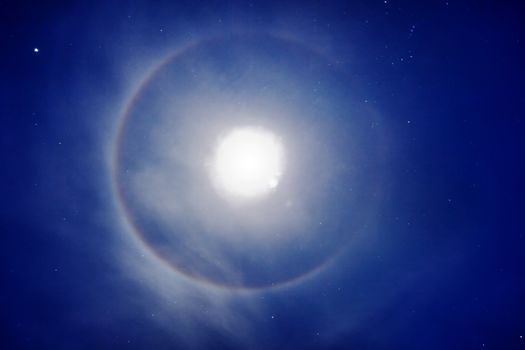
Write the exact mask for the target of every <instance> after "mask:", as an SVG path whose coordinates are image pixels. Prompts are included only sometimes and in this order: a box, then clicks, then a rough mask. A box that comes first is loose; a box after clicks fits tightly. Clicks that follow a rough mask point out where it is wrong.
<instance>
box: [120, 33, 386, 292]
mask: <svg viewBox="0 0 525 350" xmlns="http://www.w3.org/2000/svg"><path fill="white" fill-rule="evenodd" d="M356 91H357V88H356V85H355V84H354V83H353V82H352V81H351V80H349V79H348V77H347V76H346V75H345V74H342V73H341V72H340V71H338V70H337V69H336V68H334V65H332V64H331V62H330V61H329V60H328V59H327V58H326V57H324V56H322V55H319V54H318V53H316V52H315V51H313V50H311V49H310V48H308V47H305V46H304V45H302V44H297V43H294V42H292V41H290V40H288V39H280V38H275V37H269V36H261V37H258V36H255V37H228V38H222V39H214V40H209V41H203V42H201V43H198V44H195V45H192V46H189V47H188V48H187V49H186V50H184V51H182V52H180V53H178V54H176V55H174V56H172V57H170V58H168V59H166V60H165V61H164V62H163V63H162V64H161V65H160V66H159V67H157V68H156V69H155V70H154V71H153V72H152V74H151V75H150V76H149V77H148V78H147V79H145V80H144V81H143V83H142V84H141V86H140V88H139V89H138V90H137V91H136V92H135V94H134V95H133V96H132V97H131V98H130V100H129V103H128V104H127V106H126V108H125V111H124V113H123V116H122V119H121V123H120V126H119V129H118V132H117V137H116V141H115V151H114V161H113V184H114V186H115V189H116V191H115V193H116V196H117V200H118V203H119V205H120V208H121V209H122V211H123V214H124V216H125V218H126V219H127V221H128V222H129V224H130V226H131V228H132V232H133V233H134V234H135V236H136V237H137V238H138V239H139V241H140V242H141V243H142V244H143V245H144V247H145V248H147V249H149V250H150V251H152V252H153V253H154V254H155V255H156V256H157V257H158V258H159V259H160V261H162V262H163V263H165V264H166V265H168V266H170V267H172V268H173V269H174V270H176V271H177V272H179V273H181V274H183V275H185V276H187V277H190V278H192V279H194V280H199V281H203V282H205V283H209V284H213V285H216V286H222V287H226V288H266V287H274V286H278V285H282V284H285V283H288V282H291V281H296V280H299V279H301V278H302V277H305V276H308V275H310V274H312V273H313V272H315V271H319V270H320V269H321V267H322V266H325V264H326V263H327V262H329V261H331V259H332V258H333V257H334V256H336V255H337V254H338V253H339V252H340V251H341V249H342V248H344V247H345V246H346V245H347V244H348V242H350V239H351V238H352V237H353V236H354V235H355V234H356V233H357V232H358V231H359V230H361V229H362V228H363V227H366V224H367V220H368V218H369V217H370V216H371V215H372V214H373V208H374V204H375V203H376V201H377V199H378V191H377V189H378V184H379V171H378V170H379V161H380V158H381V157H380V156H381V154H380V152H381V148H380V139H381V135H380V134H379V133H380V129H379V128H378V127H375V126H376V125H377V124H376V123H375V121H374V120H373V116H372V114H371V113H370V111H369V110H367V109H366V108H363V106H362V104H360V103H357V102H356V99H354V98H353V96H354V95H355V94H356ZM231 203H234V204H235V203H243V204H244V203H246V204H248V203H249V205H229V204H231Z"/></svg>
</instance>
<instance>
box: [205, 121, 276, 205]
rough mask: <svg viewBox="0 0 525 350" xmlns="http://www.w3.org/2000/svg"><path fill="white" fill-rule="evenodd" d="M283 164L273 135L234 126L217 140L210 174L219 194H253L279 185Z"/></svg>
mask: <svg viewBox="0 0 525 350" xmlns="http://www.w3.org/2000/svg"><path fill="white" fill-rule="evenodd" d="M283 163H284V152H283V147H282V145H281V143H280V142H279V139H278V138H277V137H276V136H275V135H274V134H272V133H271V132H269V131H267V130H265V129H262V128H254V127H243V128H236V129H233V130H232V131H231V132H230V133H228V134H227V135H226V136H225V137H224V138H223V139H221V140H220V141H219V144H218V146H217V149H216V152H215V158H214V163H213V167H212V176H213V180H214V182H215V185H216V186H217V187H218V189H219V190H221V192H223V193H226V194H228V195H231V196H235V197H244V198H248V197H256V196H261V195H263V194H267V193H269V192H270V191H272V190H274V189H275V188H276V187H277V186H278V185H279V180H280V177H281V175H282V172H283V166H284V164H283Z"/></svg>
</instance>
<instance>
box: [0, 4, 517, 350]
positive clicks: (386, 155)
mask: <svg viewBox="0 0 525 350" xmlns="http://www.w3.org/2000/svg"><path fill="white" fill-rule="evenodd" d="M524 14H525V8H524V7H523V5H522V4H520V3H519V2H515V3H513V2H507V3H505V4H503V3H500V2H496V1H494V2H489V1H481V2H460V1H454V0H451V1H448V2H447V1H435V2H434V1H431V2H424V3H423V2H418V1H414V2H410V1H390V0H388V1H356V2H351V1H350V2H335V1H334V2H330V1H319V2H302V1H301V2H286V3H284V2H270V1H268V2H258V1H252V2H241V3H234V2H219V1H210V2H202V4H198V5H196V4H194V2H193V1H180V2H177V1H159V2H155V3H153V2H147V1H143V2H139V1H133V2H99V3H93V2H76V3H73V2H71V3H63V4H60V3H58V2H55V3H54V4H50V3H47V2H41V1H35V2H15V1H8V2H7V3H4V4H2V6H1V7H0V33H1V34H0V37H1V39H0V40H1V46H0V47H1V52H2V53H1V54H0V67H1V74H0V118H1V122H2V123H1V125H2V127H1V128H0V160H1V163H0V164H1V167H0V193H1V194H2V203H1V204H0V207H1V210H0V235H1V236H0V237H1V238H0V239H1V241H0V243H1V244H0V305H1V307H0V348H2V349H190V348H201V349H242V348H256V349H259V348H260V349H278V348H283V349H284V348H289V349H310V348H311V349H371V350H379V349H485V348H490V349H522V348H525V280H524V276H525V219H524V217H525V200H524V195H525V185H524V183H523V179H525V151H524V149H525V147H524V146H523V138H524V137H525V124H524V123H525V122H524V116H525V104H524V102H525V89H524V87H523V86H524V82H525V68H524V62H525V49H524V45H525V35H524V34H525V31H524V29H525V28H524V23H525V15H524ZM253 33H257V35H262V37H264V35H267V36H271V37H275V36H279V37H280V38H282V37H285V38H288V39H290V40H291V41H292V42H294V43H295V42H300V43H301V45H304V46H307V47H308V50H309V51H308V55H306V54H305V57H304V58H300V57H299V58H298V57H295V56H294V58H293V59H292V58H290V57H288V58H287V59H283V61H284V62H286V63H287V64H297V66H296V67H297V69H298V71H300V69H302V68H303V67H301V66H300V65H301V64H304V67H306V68H305V69H307V68H309V67H311V66H312V67H317V66H315V64H318V63H316V62H317V61H315V60H314V59H311V57H310V56H312V55H314V54H313V53H312V52H314V53H315V55H319V57H322V60H326V61H327V62H329V63H330V67H336V68H333V69H335V70H336V72H337V74H340V77H342V78H341V80H340V81H339V80H338V79H335V78H334V79H332V81H331V82H332V83H333V85H331V86H336V87H337V88H333V89H334V90H330V89H327V90H325V91H328V92H329V93H327V96H325V97H326V99H325V100H323V101H331V100H330V98H332V99H333V100H334V101H336V102H333V103H334V104H336V105H337V106H338V108H335V107H334V110H337V111H339V112H340V111H341V108H343V107H341V106H346V104H345V103H348V104H349V105H352V106H354V107H355V108H356V109H359V110H363V111H368V112H367V113H368V114H366V116H365V117H363V118H370V119H363V120H366V121H370V123H374V127H377V128H379V129H380V130H381V134H382V135H383V136H382V137H384V139H381V140H379V141H377V140H375V139H374V140H370V139H367V137H372V136H370V135H376V134H373V133H370V134H368V133H364V132H359V131H356V130H355V129H354V130H352V132H353V133H355V134H356V135H359V136H361V137H362V139H363V140H360V141H356V143H358V142H361V143H360V144H361V145H370V144H374V145H375V147H377V148H374V150H375V151H370V153H366V154H363V153H361V154H359V155H358V157H357V158H355V157H354V158H352V159H365V158H366V157H367V156H368V157H369V158H370V159H369V160H367V161H366V164H367V166H366V167H365V166H363V167H362V168H360V169H361V170H360V171H362V172H363V173H362V174H361V175H363V174H365V175H366V176H365V177H366V178H369V179H370V181H372V179H380V181H379V180H378V183H377V191H370V192H364V194H363V197H362V198H364V200H363V202H351V201H345V200H342V201H339V200H337V201H335V200H334V201H333V202H330V201H329V200H327V202H326V203H327V204H326V206H324V210H325V211H326V212H327V213H328V214H327V215H329V216H330V215H333V217H337V218H338V220H339V221H337V222H338V223H344V222H346V221H345V220H346V218H348V217H350V216H351V215H353V214H354V213H361V211H359V210H358V209H359V208H360V207H365V206H366V207H367V208H368V205H369V204H370V203H371V202H372V201H373V203H374V205H373V210H372V209H370V210H368V209H367V210H362V211H363V212H366V213H364V214H355V215H365V214H366V224H362V226H360V230H359V232H360V233H359V234H358V235H357V238H355V239H353V240H351V241H350V244H349V247H348V249H346V250H345V251H344V252H343V253H342V254H340V255H339V256H338V257H337V258H336V259H335V260H334V261H332V262H331V263H330V264H328V266H327V267H325V268H323V269H321V271H319V272H317V273H316V274H314V275H313V276H310V277H309V278H307V279H304V280H301V281H299V282H297V283H295V284H292V285H290V286H286V287H285V288H275V289H272V288H270V289H264V290H260V291H255V292H249V293H245V292H238V291H229V290H227V289H226V290H225V289H221V288H216V287H212V286H208V285H202V284H199V283H194V282H192V281H191V279H189V280H188V279H180V276H178V273H177V272H174V271H173V270H171V269H170V268H167V267H166V266H164V265H162V264H160V263H159V262H158V261H156V260H155V257H154V255H152V254H151V253H149V255H148V253H145V252H144V250H145V248H144V246H143V245H141V244H137V240H136V239H135V238H133V237H132V235H131V234H130V233H129V227H128V226H126V223H125V222H123V221H125V220H123V218H122V214H121V212H119V210H118V208H117V207H118V205H117V204H116V201H115V198H114V197H115V196H114V192H113V189H112V182H111V166H112V165H111V161H110V159H111V152H112V151H111V149H112V147H113V146H112V145H113V144H114V140H115V135H116V125H117V122H118V120H119V116H121V114H122V109H123V107H124V106H125V105H127V104H128V102H129V100H130V98H131V96H132V95H133V93H134V92H135V91H137V87H138V86H139V85H140V83H141V81H143V80H144V78H145V77H146V76H147V73H148V72H150V71H151V70H152V69H153V67H156V66H157V65H158V64H159V62H160V61H161V60H163V59H165V58H166V57H168V56H169V55H170V54H172V53H173V52H177V50H180V49H181V48H182V47H184V45H187V44H195V43H201V42H202V41H203V40H207V39H209V38H211V37H226V38H228V37H232V35H233V36H235V37H238V36H243V35H247V34H250V35H252V34H253ZM248 40H251V39H248ZM257 40H263V39H260V37H259V39H257ZM254 43H255V44H257V42H251V43H250V45H253V44H254ZM264 44H265V45H270V44H268V43H267V42H265V43H264ZM281 44H282V43H281V42H280V43H279V45H281ZM290 45H291V46H293V45H296V44H293V45H292V44H290ZM261 47H267V46H264V45H262V44H261ZM35 49H38V52H36V50H35ZM218 50H220V49H218ZM267 50H269V51H270V53H271V50H272V49H271V45H270V49H267ZM283 50H284V51H282V52H288V51H286V50H285V49H283ZM282 52H281V51H279V52H277V51H276V54H275V57H276V58H275V60H276V61H275V62H281V61H279V59H280V58H279V57H282V56H283V55H285V54H283V53H282ZM305 52H306V51H305ZM266 54H268V52H266ZM295 54H297V53H295ZM201 55H202V54H201ZM309 55H310V56H309ZM210 57H211V56H210ZM309 57H310V58H309ZM312 57H313V56H312ZM191 58H192V56H191V55H190V56H188V58H187V60H188V61H189V62H190V63H191ZM210 60H211V59H210ZM323 62H324V61H323ZM221 64H224V65H227V64H228V61H227V60H226V61H225V62H221ZM276 65H277V63H276ZM235 68H236V66H235V65H233V66H229V67H228V69H227V70H225V71H226V72H229V74H225V79H226V80H227V79H230V76H231V75H232V74H233V73H232V71H233V72H234V71H235ZM330 69H332V68H330ZM312 72H318V70H315V69H312ZM312 74H314V73H312ZM319 74H321V73H319ZM330 74H334V71H331V73H330ZM315 78H316V76H313V75H312V76H308V75H307V74H306V75H304V81H305V82H308V81H309V79H311V80H314V79H315ZM210 84H211V83H210ZM338 84H339V85H338ZM306 88H308V86H307V85H306V87H305V89H306ZM332 92H333V94H332ZM343 92H344V94H346V95H344V96H348V100H346V99H345V97H341V96H342V95H343ZM335 95H337V97H334V96H335ZM340 95H341V96H340ZM343 100H344V101H343ZM349 101H352V102H351V103H350V102H349ZM355 101H357V102H355ZM306 102H308V103H309V101H305V103H306ZM326 103H328V102H326ZM308 106H309V105H308V104H305V108H306V107H308ZM354 107H352V108H354ZM345 108H346V107H345ZM348 118H349V119H348V120H344V118H343V119H338V120H340V121H339V122H335V121H333V120H332V121H330V122H329V123H328V122H327V123H328V124H329V126H331V127H334V126H335V128H334V129H337V128H339V129H340V131H341V132H342V133H344V132H345V128H346V127H348V125H361V124H359V123H357V124H352V123H354V122H353V121H352V120H350V119H351V118H352V117H348ZM334 120H335V119H334ZM291 121H293V119H292V120H291ZM321 121H322V119H321ZM321 121H317V122H316V123H320V124H318V125H322V123H321ZM337 123H339V124H337ZM370 123H369V124H370ZM301 125H303V126H304V127H305V128H307V122H304V121H303V122H302V124H301ZM363 125H364V123H363ZM366 125H368V124H366ZM298 134H299V133H298ZM358 144H359V143H358ZM367 147H368V146H367ZM367 147H363V148H362V150H363V152H368V151H369V149H368V148H367ZM377 150H379V151H377ZM374 152H376V153H374ZM344 154H345V150H339V151H338V153H337V156H338V157H339V156H341V157H342V155H344ZM337 159H345V158H344V157H342V158H337ZM377 164H380V166H379V165H377ZM376 165H377V166H376ZM366 172H368V173H366ZM336 183H337V187H338V188H339V187H340V186H339V185H341V184H343V183H344V181H342V180H341V179H339V180H337V182H336ZM362 183H365V184H366V185H367V186H368V185H370V183H371V182H370V183H367V182H362ZM362 183H361V182H359V184H362ZM345 184H346V183H345ZM374 186H376V184H375V183H374ZM334 187H335V185H334ZM369 187H372V186H369ZM366 188H368V187H366ZM374 188H375V187H374ZM333 191H335V192H334V196H333V197H332V198H340V196H339V195H338V193H339V192H337V191H338V189H333ZM367 194H368V197H367ZM372 197H373V200H372ZM344 198H347V197H344ZM370 207H372V205H370ZM321 209H322V208H321ZM321 209H319V210H321ZM347 212H348V213H347ZM330 217H331V216H330ZM343 218H344V219H343ZM358 219H359V220H363V222H364V219H365V217H364V216H363V217H360V218H358ZM352 220H353V219H352ZM359 222H361V221H359ZM332 229H333V230H334V231H333V232H332V233H333V235H330V234H329V235H327V236H328V237H330V239H332V238H333V237H339V235H340V234H339V233H340V231H337V230H338V228H337V227H336V228H332ZM319 232H321V231H319ZM341 232H342V231H341ZM331 243H334V242H331ZM336 244H338V241H337V242H336ZM312 254H315V252H314V253H312ZM150 255H151V256H150ZM283 256H285V255H282V256H281V255H280V259H285V258H283ZM290 256H291V257H293V256H295V255H293V254H291V255H290ZM294 259H295V258H290V261H287V262H286V263H284V264H282V265H280V266H282V269H283V270H282V271H284V274H285V275H286V271H287V270H286V269H295V268H296V269H299V270H300V269H301V268H302V265H301V264H302V263H303V261H299V260H294ZM160 265H162V266H160ZM250 271H251V270H250ZM282 271H281V272H282ZM251 273H253V274H257V273H258V272H257V269H254V270H253V271H251ZM258 277H260V276H257V275H253V278H254V279H255V280H257V279H258ZM263 277H266V276H263ZM179 279H180V280H179Z"/></svg>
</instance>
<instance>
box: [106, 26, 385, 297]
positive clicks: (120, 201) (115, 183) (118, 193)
mask: <svg viewBox="0 0 525 350" xmlns="http://www.w3.org/2000/svg"><path fill="white" fill-rule="evenodd" d="M264 36H266V37H271V38H272V39H276V40H279V41H282V42H289V43H291V44H293V45H297V46H299V47H302V48H303V49H305V50H308V51H309V52H312V53H313V54H315V55H317V56H319V57H320V58H322V59H324V60H326V61H328V62H330V59H329V57H327V56H326V55H325V54H323V53H321V52H319V51H318V50H316V49H314V48H312V47H310V46H308V45H306V44H305V43H303V42H302V41H299V40H296V39H292V38H290V37H282V36H276V35H271V34H264ZM220 39H222V37H211V38H207V39H201V40H199V41H194V42H192V43H190V44H187V45H185V46H184V47H182V48H181V49H179V50H177V51H176V52H174V53H171V54H169V55H167V56H166V57H165V58H164V59H163V60H161V61H160V62H159V63H158V64H157V65H156V66H154V67H153V68H152V69H151V70H150V71H149V72H148V73H147V74H146V75H145V77H144V78H143V79H142V81H141V82H140V84H139V85H138V87H136V88H135V90H134V91H133V93H132V94H131V95H130V96H129V98H128V99H127V101H126V102H125V104H124V105H123V107H122V111H121V113H120V114H119V118H118V120H117V124H116V131H115V135H114V138H113V142H112V148H111V153H110V157H111V158H110V172H111V186H112V190H113V191H112V192H113V196H114V198H115V200H116V203H117V207H118V210H119V211H120V213H121V215H122V216H123V218H124V221H125V224H126V226H128V229H129V230H130V233H131V234H132V236H133V238H134V239H136V240H137V242H138V243H139V244H140V246H141V248H143V249H145V250H146V251H148V252H149V253H151V254H152V256H154V257H155V258H156V259H158V260H159V262H160V263H162V264H163V265H165V266H166V267H168V268H170V269H171V270H172V271H174V272H175V273H177V274H178V275H179V276H181V277H184V278H186V279H188V280H189V281H192V282H196V283H198V284H200V285H203V286H206V287H214V288H218V289H221V290H230V291H247V292H250V291H261V290H268V289H276V288H283V287H289V286H292V285H295V284H297V283H299V282H303V281H306V280H308V279H310V278H312V277H314V276H316V275H317V274H318V273H320V272H321V271H322V270H324V269H325V268H326V267H327V266H328V265H330V264H331V263H332V262H333V261H334V260H335V259H336V258H337V257H339V256H340V255H341V253H342V252H344V251H345V250H346V249H347V248H348V246H349V243H350V241H351V240H352V239H347V240H345V241H344V243H343V244H341V245H339V246H338V247H337V249H335V250H334V251H333V252H332V254H330V255H329V256H327V257H326V258H325V259H324V260H322V261H321V262H320V263H319V264H318V265H316V266H314V267H313V268H310V269H308V270H305V271H304V272H303V273H300V274H297V275H295V276H292V277H291V278H288V279H285V280H282V281H279V283H271V284H268V285H262V286H259V285H258V286H243V285H226V284H221V283H217V282H215V281H212V280H209V279H207V278H204V277H199V276H196V275H192V274H190V273H187V272H185V271H184V270H182V269H179V268H178V267H177V266H175V265H174V264H172V263H170V262H169V261H167V260H166V259H165V258H164V257H163V256H162V255H161V254H158V252H157V251H156V250H155V249H154V248H153V247H152V246H151V245H150V244H149V243H148V241H147V239H146V238H145V234H144V232H142V230H141V229H140V228H139V227H138V226H137V225H136V224H135V221H134V219H133V214H132V213H131V212H130V210H129V209H128V207H127V205H126V203H125V198H124V193H123V191H124V189H123V187H122V186H121V181H120V180H119V174H118V168H119V164H120V158H121V152H122V149H121V145H122V138H123V130H124V127H125V125H126V124H127V122H128V121H129V119H130V111H131V110H132V109H133V106H134V104H135V102H136V101H137V98H138V97H139V96H140V95H141V93H142V92H143V90H144V88H145V87H146V86H148V84H149V83H150V82H151V81H152V80H153V79H154V78H155V77H156V75H157V73H159V72H160V71H161V70H162V69H163V68H165V67H166V66H167V65H168V64H170V63H171V62H173V61H175V60H176V59H177V58H179V57H180V56H182V55H184V54H185V53H186V52H188V51H190V50H192V49H194V48H198V47H200V46H202V45H206V44H208V43H212V42H214V41H216V40H220ZM341 73H342V74H345V73H344V72H341ZM345 75H346V74H345ZM369 111H370V110H369ZM370 112H372V113H373V111H370ZM374 114H375V113H374ZM381 141H382V140H381ZM375 190H376V191H378V190H379V188H378V187H377V188H375ZM375 197H376V198H377V197H378V196H375ZM375 204H376V203H373V205H372V207H375ZM370 216H371V214H370ZM365 222H368V220H365ZM356 231H360V229H358V230H356ZM355 233H357V232H355ZM353 236H354V235H353Z"/></svg>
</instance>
